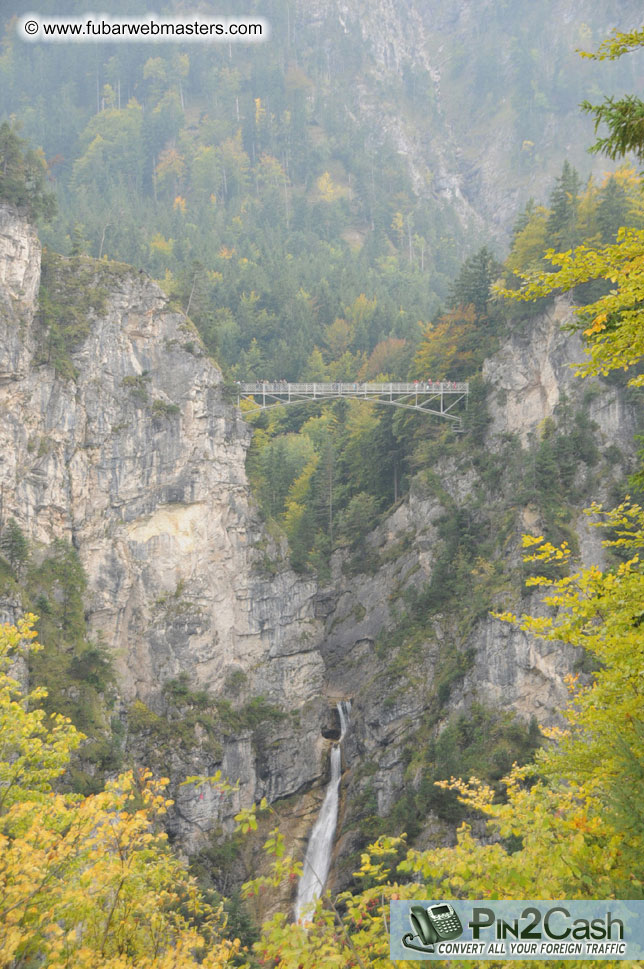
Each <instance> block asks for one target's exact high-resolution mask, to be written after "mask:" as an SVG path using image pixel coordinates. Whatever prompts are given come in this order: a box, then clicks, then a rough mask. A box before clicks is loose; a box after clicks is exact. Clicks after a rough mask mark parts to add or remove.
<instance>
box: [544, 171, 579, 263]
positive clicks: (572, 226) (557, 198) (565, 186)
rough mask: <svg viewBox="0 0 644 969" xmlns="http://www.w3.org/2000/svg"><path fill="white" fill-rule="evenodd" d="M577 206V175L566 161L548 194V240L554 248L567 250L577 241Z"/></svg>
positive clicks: (572, 247) (573, 246)
mask: <svg viewBox="0 0 644 969" xmlns="http://www.w3.org/2000/svg"><path fill="white" fill-rule="evenodd" d="M578 207H579V175H578V174H577V171H576V170H575V169H574V168H573V167H572V166H571V165H570V163H569V162H568V161H565V162H564V164H563V169H562V171H561V175H560V176H559V178H557V179H556V181H555V187H554V189H553V191H552V194H551V196H550V210H551V211H550V216H549V218H548V223H547V230H548V242H549V243H550V245H551V246H553V247H554V248H555V249H557V250H559V251H562V252H567V251H568V250H569V249H574V248H575V246H576V245H577V244H578V243H579V241H580V240H579V238H578V226H577V214H578Z"/></svg>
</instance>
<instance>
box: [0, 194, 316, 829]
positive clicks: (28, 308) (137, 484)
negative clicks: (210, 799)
mask: <svg viewBox="0 0 644 969" xmlns="http://www.w3.org/2000/svg"><path fill="white" fill-rule="evenodd" d="M40 256H41V253H40V246H39V243H38V240H37V239H36V237H35V235H34V233H33V231H32V230H31V229H30V228H29V227H28V226H27V225H26V224H25V222H24V221H23V220H22V219H21V218H20V217H19V216H18V215H17V214H16V213H15V212H12V211H10V210H7V209H3V210H2V211H1V214H0V281H2V284H3V285H2V295H3V302H2V304H0V306H1V314H0V315H1V319H0V373H1V374H2V385H1V386H0V400H1V407H2V421H1V422H0V454H2V463H1V464H0V475H1V488H2V495H3V515H4V519H5V521H6V520H7V519H8V518H9V517H10V516H13V517H14V518H15V519H16V521H17V522H18V524H19V525H20V526H21V527H22V528H23V530H24V531H25V533H26V534H27V535H28V537H29V538H30V539H31V540H32V542H34V543H43V544H45V545H46V544H48V543H50V542H51V541H52V540H53V539H54V538H63V539H66V540H68V541H70V542H71V543H72V544H73V545H74V546H75V547H76V549H77V550H78V552H79V554H80V558H81V561H82V563H83V566H84V567H85V570H86V572H87V576H88V579H89V589H88V593H87V599H86V609H87V614H88V621H89V627H90V629H91V631H92V633H93V635H94V636H95V637H96V638H98V639H101V640H102V641H103V642H105V644H106V645H107V646H108V647H109V649H110V650H111V652H112V654H113V656H114V657H115V661H116V665H117V669H118V673H119V688H120V692H121V696H122V700H123V704H124V705H127V704H128V703H129V702H130V701H132V700H133V699H134V698H135V697H136V698H139V699H141V700H143V701H145V702H146V703H149V704H151V705H152V706H154V703H155V698H157V697H158V695H159V691H160V689H161V687H162V685H163V683H164V682H166V681H167V680H169V679H171V678H173V677H176V676H177V675H178V674H180V673H186V674H188V677H189V679H190V681H191V683H192V684H193V685H195V686H202V687H203V686H207V687H210V688H212V689H213V690H214V691H215V692H220V691H221V690H222V689H223V687H224V684H226V683H227V682H230V681H231V679H232V680H233V681H234V682H236V684H237V687H236V690H235V694H236V695H235V699H236V701H238V702H241V701H242V700H243V699H244V698H253V697H258V696H261V697H263V698H264V699H265V700H266V701H267V702H269V703H271V704H273V705H276V706H277V707H278V708H279V709H281V710H288V711H302V710H305V711H307V710H308V711H309V712H308V714H306V715H305V716H303V717H301V718H300V721H299V724H300V726H299V736H298V738H297V740H295V739H294V737H293V736H292V732H291V731H290V730H286V729H285V730H283V731H281V733H282V736H281V737H280V736H278V737H276V738H274V745H273V747H272V748H271V751H270V753H269V754H267V755H266V757H267V758H268V763H267V764H266V763H265V764H264V765H263V766H262V768H261V770H262V774H263V777H262V778H260V777H259V776H258V773H257V770H258V765H257V759H256V752H255V751H254V750H253V749H252V745H251V743H250V737H249V735H248V733H247V734H246V735H244V736H242V737H241V738H234V739H233V740H231V741H230V742H228V743H226V744H225V745H224V752H223V769H224V770H225V771H229V772H230V773H231V775H234V776H236V777H240V778H241V780H242V788H241V793H240V795H239V797H240V799H241V801H242V802H244V803H249V802H250V801H251V800H252V799H253V798H254V797H256V796H257V795H260V794H261V793H262V792H263V793H266V794H269V795H270V796H271V797H279V796H284V795H287V794H291V793H293V792H294V791H296V790H298V789H299V788H300V787H302V786H303V785H306V784H307V783H308V782H310V781H311V780H313V779H314V778H315V777H316V776H317V775H318V774H319V771H320V752H321V748H320V749H318V748H319V743H318V739H319V738H320V733H319V720H320V714H319V711H318V710H317V708H316V703H315V702H313V703H312V704H309V701H315V700H316V699H317V698H319V697H320V694H321V688H322V682H323V664H322V660H321V657H320V654H319V652H318V651H317V648H316V646H317V642H318V640H319V622H318V620H316V618H315V616H314V613H313V608H312V594H313V588H314V587H313V583H312V582H311V581H306V580H303V579H301V578H299V577H297V576H295V575H294V574H293V573H292V572H291V571H290V570H289V569H288V568H287V567H285V566H284V565H283V564H280V563H281V560H282V559H283V552H284V550H283V549H281V548H279V547H278V546H276V545H275V544H274V543H272V542H271V541H270V539H268V538H267V536H266V535H265V534H264V533H263V531H262V529H261V527H260V523H259V521H258V518H257V515H256V513H255V510H254V508H253V507H252V505H251V502H250V497H249V491H248V485H247V482H246V477H245V472H244V459H245V452H246V448H247V445H248V441H249V428H248V426H247V425H245V424H244V423H243V422H242V421H241V420H240V417H239V413H238V411H237V409H236V407H234V406H233V405H231V404H229V403H226V402H225V401H224V399H223V397H222V391H221V374H220V372H219V371H218V370H217V368H216V367H215V366H214V365H213V363H212V361H210V360H209V359H207V358H206V357H205V356H203V355H202V352H201V350H200V349H199V340H198V338H197V337H196V335H195V333H194V332H193V330H192V327H191V325H190V324H189V323H188V321H187V320H186V319H185V317H183V316H182V315H181V314H180V313H177V312H174V311H173V310H172V309H171V308H170V307H169V305H168V301H167V299H166V298H165V297H164V295H163V294H162V293H161V292H160V290H159V289H158V288H157V286H155V285H154V284H153V283H152V282H151V281H149V280H148V279H147V278H146V277H144V276H142V275H140V274H139V273H137V272H136V271H135V270H132V269H129V268H126V267H115V266H106V265H102V264H98V263H92V262H90V261H87V262H85V261H84V260H76V261H72V262H71V263H69V264H64V263H61V264H60V265H59V266H58V267H57V268H55V269H54V270H53V275H54V276H55V277H57V278H56V279H54V280H53V283H55V284H56V286H57V292H61V291H64V290H65V287H67V288H68V289H69V290H70V294H71V288H72V287H73V285H74V279H75V278H76V279H78V278H80V277H81V276H82V279H83V286H84V287H85V288H86V290H92V291H93V292H97V293H100V295H101V300H99V301H98V302H100V304H101V305H100V310H99V311H98V312H95V311H93V310H91V309H90V310H89V311H88V312H89V313H90V316H91V318H90V320H89V327H88V334H87V336H86V338H85V339H84V340H82V341H81V342H80V343H79V345H78V346H77V348H76V349H75V350H74V352H73V353H72V361H73V365H74V367H75V368H76V371H77V378H76V379H75V380H74V379H64V378H63V377H61V376H59V375H57V374H56V372H55V370H54V369H53V368H52V367H51V366H48V365H47V364H45V363H42V364H36V360H37V359H42V356H43V354H42V343H43V336H42V333H41V332H40V324H39V320H38V317H37V305H36V297H37V292H38V283H39V276H40ZM70 298H71V295H70ZM95 302H96V301H95ZM267 559H270V560H271V562H272V563H275V562H277V563H278V564H277V566H275V567H274V571H275V570H276V574H274V575H270V576H269V575H267V573H266V569H265V567H264V564H263V563H264V562H265V561H266V560H267ZM307 704H309V705H308V707H307ZM278 733H279V730H278ZM201 766H202V767H203V766H204V765H203V764H202V765H201ZM205 766H208V767H211V766H212V764H206V765H205ZM206 807H207V805H204V804H203V803H202V801H201V800H199V802H198V803H197V802H196V803H195V805H194V808H195V810H197V811H198V812H200V813H203V811H204V810H205V809H206ZM233 807H234V805H233ZM182 811H183V814H184V815H186V817H188V819H189V818H190V806H189V805H185V804H183V805H182ZM212 820H213V821H214V820H216V818H213V819H212Z"/></svg>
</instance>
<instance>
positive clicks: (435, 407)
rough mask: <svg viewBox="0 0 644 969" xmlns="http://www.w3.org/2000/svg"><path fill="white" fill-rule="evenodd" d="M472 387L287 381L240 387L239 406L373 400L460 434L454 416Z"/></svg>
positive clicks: (430, 383)
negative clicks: (442, 422)
mask: <svg viewBox="0 0 644 969" xmlns="http://www.w3.org/2000/svg"><path fill="white" fill-rule="evenodd" d="M468 394H469V384H467V383H455V382H453V381H449V380H443V381H441V382H434V381H432V380H414V381H412V382H411V383H405V384H401V383H360V382H353V381H349V382H344V383H309V384H299V383H298V384H291V383H287V381H285V380H276V381H261V380H257V381H254V382H251V383H238V384H237V403H238V404H241V401H242V400H244V401H251V402H252V403H253V404H254V405H255V407H257V408H258V409H259V410H266V409H267V408H269V407H284V406H289V405H292V404H304V403H308V402H310V401H317V402H320V401H324V400H346V399H348V398H350V399H356V400H370V401H371V402H372V403H375V404H386V405H388V406H390V407H402V408H404V409H405V410H415V411H420V412H421V413H423V414H435V415H436V416H437V417H443V418H445V419H446V420H447V421H450V422H451V424H452V425H453V427H454V429H455V430H461V426H462V419H461V417H460V415H459V414H458V413H454V411H455V410H456V408H457V407H458V405H459V404H461V403H462V402H465V406H466V407H467V397H468Z"/></svg>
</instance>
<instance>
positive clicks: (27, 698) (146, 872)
mask: <svg viewBox="0 0 644 969" xmlns="http://www.w3.org/2000/svg"><path fill="white" fill-rule="evenodd" d="M33 622H34V617H33V616H27V617H25V619H24V620H22V621H21V622H20V623H19V624H18V625H17V626H9V625H5V626H4V627H2V628H1V629H0V967H2V969H18V967H19V969H30V967H32V966H33V967H36V966H47V967H48V969H58V967H61V969H62V967H63V966H64V967H65V969H129V967H134V966H137V967H138V969H152V967H154V969H166V967H167V969H170V967H172V969H192V967H197V966H206V967H210V969H222V967H224V966H226V965H229V964H230V963H231V961H232V960H233V958H234V957H235V956H236V955H237V954H238V953H239V951H240V944H239V941H238V940H234V941H232V942H229V941H226V940H225V939H224V938H223V931H224V919H223V918H222V913H221V911H220V910H217V909H213V908H212V907H210V906H208V905H207V904H206V903H205V901H204V900H203V898H202V897H201V895H200V892H199V890H198V888H197V886H196V883H195V882H194V880H193V879H192V878H191V877H190V876H189V874H188V872H187V870H186V868H185V867H184V865H183V864H182V863H181V862H180V861H179V860H178V858H177V857H176V856H175V855H174V854H173V853H172V852H171V850H170V849H169V846H168V844H167V837H166V835H165V833H163V832H162V831H161V829H160V825H159V820H160V819H161V818H162V817H163V815H164V814H165V812H166V810H167V808H168V806H169V804H170V803H171V802H170V801H168V800H167V797H166V794H165V787H166V785H167V781H166V780H164V779H161V780H157V781H155V780H153V779H152V777H151V775H150V773H149V772H148V771H140V772H138V773H133V772H130V773H126V774H123V775H121V776H120V777H119V778H118V779H117V780H115V781H112V782H110V783H109V784H107V786H106V788H105V790H104V791H103V792H102V793H100V794H97V795H92V796H90V797H81V796H79V795H74V794H65V793H60V791H58V790H57V789H56V782H57V780H58V779H59V778H60V777H61V775H62V774H63V773H64V771H65V769H66V768H67V766H68V764H69V758H70V754H71V752H72V751H73V750H74V749H76V748H77V747H78V746H79V744H80V743H81V741H82V739H83V737H82V735H81V734H80V733H78V731H77V730H76V729H75V728H74V727H73V726H72V725H71V723H70V721H69V720H68V719H66V718H65V717H62V716H53V717H48V715H47V714H46V713H45V712H44V711H43V710H42V709H41V708H40V707H39V703H40V701H42V699H43V698H44V696H45V695H46V693H45V691H44V690H42V689H38V690H34V691H32V692H31V693H29V694H27V695H25V694H24V693H23V691H22V689H21V687H20V684H19V682H18V681H17V680H16V679H15V678H14V677H12V676H11V675H10V670H11V668H12V665H15V663H16V661H17V660H18V659H19V657H20V656H21V655H23V656H24V655H25V654H26V653H27V652H28V651H30V650H37V649H39V648H40V647H39V646H38V645H37V644H36V643H35V641H34V638H35V633H34V631H33ZM239 962H240V960H237V961H236V963H235V964H236V965H239Z"/></svg>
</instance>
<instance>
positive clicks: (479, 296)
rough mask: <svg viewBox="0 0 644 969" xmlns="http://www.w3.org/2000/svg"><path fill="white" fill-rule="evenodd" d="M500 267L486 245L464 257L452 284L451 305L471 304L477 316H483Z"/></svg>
mask: <svg viewBox="0 0 644 969" xmlns="http://www.w3.org/2000/svg"><path fill="white" fill-rule="evenodd" d="M501 268H502V267H501V265H500V263H498V262H497V261H496V259H495V258H494V256H493V254H492V253H491V252H490V250H489V249H488V248H487V246H483V248H482V249H479V251H478V252H476V253H474V255H473V256H470V257H469V259H466V260H465V262H464V263H463V265H462V266H461V269H460V272H459V274H458V276H457V277H456V279H455V281H454V283H453V285H452V301H451V305H452V307H456V306H470V305H471V306H473V307H474V309H475V311H476V315H477V316H478V317H482V316H485V315H486V311H487V304H488V300H489V298H490V288H491V286H492V283H493V282H494V281H495V280H496V279H497V277H498V275H499V273H500V272H501Z"/></svg>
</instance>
